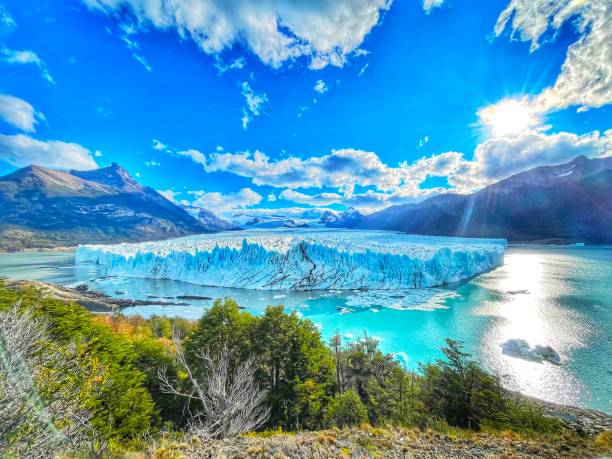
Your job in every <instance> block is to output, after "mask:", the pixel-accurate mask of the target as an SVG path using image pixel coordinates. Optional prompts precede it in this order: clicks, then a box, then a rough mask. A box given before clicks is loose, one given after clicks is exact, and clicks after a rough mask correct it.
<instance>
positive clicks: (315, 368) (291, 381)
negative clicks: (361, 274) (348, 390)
mask: <svg viewBox="0 0 612 459" xmlns="http://www.w3.org/2000/svg"><path fill="white" fill-rule="evenodd" d="M257 322H258V323H257V324H256V326H255V327H254V329H253V341H252V342H253V343H254V345H253V354H254V355H257V356H258V358H259V361H260V371H259V373H258V376H259V381H260V382H261V384H262V387H263V388H264V389H266V390H267V391H268V404H269V406H270V408H271V414H270V423H269V425H270V426H280V427H282V428H283V429H285V430H292V429H300V428H306V429H314V428H316V427H319V426H320V425H321V422H322V420H323V408H324V405H325V404H326V403H327V400H328V398H329V397H330V396H331V395H332V390H333V374H334V366H333V361H332V358H331V353H330V352H329V349H328V348H327V346H325V344H324V343H323V341H322V340H321V335H320V333H319V331H318V330H317V329H316V327H315V326H314V325H313V323H312V322H310V321H308V320H302V319H300V318H298V317H297V315H296V314H294V313H292V314H286V313H285V312H283V307H282V306H269V307H268V308H266V311H265V314H264V315H263V316H262V317H261V318H260V319H259V320H258V321H257Z"/></svg>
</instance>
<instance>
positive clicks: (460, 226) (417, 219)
mask: <svg viewBox="0 0 612 459" xmlns="http://www.w3.org/2000/svg"><path fill="white" fill-rule="evenodd" d="M349 226H350V227H352V228H364V229H387V230H396V231H403V232H407V233H414V234H428V235H445V236H466V237H503V238H507V239H508V240H509V241H512V242H556V243H574V242H588V243H596V244H603V243H607V244H609V243H612V157H608V158H597V159H588V158H586V157H584V156H579V157H578V158H576V159H574V160H573V161H571V162H569V163H566V164H560V165H556V166H542V167H537V168H534V169H531V170H528V171H525V172H522V173H520V174H516V175H513V176H511V177H509V178H506V179H504V180H501V181H499V182H497V183H494V184H492V185H489V186H487V187H486V188H483V189H482V190H480V191H478V192H475V193H473V194H470V195H458V194H444V195H438V196H434V197H432V198H429V199H426V200H425V201H423V202H420V203H418V204H405V205H400V206H391V207H388V208H386V209H384V210H382V211H380V212H376V213H373V214H370V215H367V216H365V217H363V218H361V219H359V220H358V221H356V222H354V223H353V224H351V225H349Z"/></svg>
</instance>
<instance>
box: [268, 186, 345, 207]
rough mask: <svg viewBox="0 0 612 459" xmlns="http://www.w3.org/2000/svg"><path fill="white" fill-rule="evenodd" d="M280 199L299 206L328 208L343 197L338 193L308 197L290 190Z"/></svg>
mask: <svg viewBox="0 0 612 459" xmlns="http://www.w3.org/2000/svg"><path fill="white" fill-rule="evenodd" d="M278 197H279V198H281V199H284V200H286V201H292V202H296V203H298V204H308V205H310V206H328V205H330V204H334V203H337V202H341V201H342V196H341V195H339V194H337V193H319V194H315V195H306V194H304V193H300V192H298V191H295V190H290V189H287V190H283V191H282V192H281V194H279V195H278Z"/></svg>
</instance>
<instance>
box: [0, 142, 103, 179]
mask: <svg viewBox="0 0 612 459" xmlns="http://www.w3.org/2000/svg"><path fill="white" fill-rule="evenodd" d="M0 160H2V161H6V162H7V163H9V164H11V165H13V166H16V167H23V166H29V165H30V164H38V165H42V166H45V167H52V168H58V169H80V170H88V169H96V168H97V167H98V164H97V163H96V161H95V160H94V158H93V154H92V152H91V151H90V150H88V149H87V148H85V147H83V146H81V145H79V144H77V143H69V142H61V141H58V140H48V141H42V140H37V139H34V138H32V137H30V136H28V135H25V134H17V135H3V134H0Z"/></svg>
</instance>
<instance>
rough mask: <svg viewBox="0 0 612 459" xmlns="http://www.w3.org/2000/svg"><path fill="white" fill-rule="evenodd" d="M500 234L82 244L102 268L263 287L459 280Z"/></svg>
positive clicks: (258, 234) (304, 234)
mask: <svg viewBox="0 0 612 459" xmlns="http://www.w3.org/2000/svg"><path fill="white" fill-rule="evenodd" d="M505 248H506V241H505V240H504V239H466V238H448V237H434V236H414V235H406V234H398V233H394V232H387V231H349V230H344V231H343V230H335V231H334V230H276V231H235V232H226V233H217V234H203V235H197V236H189V237H184V238H179V239H172V240H166V241H157V242H145V243H139V244H117V245H83V246H79V247H78V249H77V252H76V259H77V261H78V262H83V261H89V262H94V263H98V264H100V265H103V266H105V267H106V268H107V274H109V275H122V276H127V277H143V278H159V279H162V278H163V279H173V280H181V281H185V282H191V283H195V284H201V285H211V286H219V287H239V288H250V289H264V290H294V291H301V290H315V289H404V288H423V287H432V286H436V285H442V284H446V283H449V282H455V281H458V280H461V279H465V278H468V277H471V276H474V275H476V274H479V273H481V272H483V271H487V270H489V269H491V268H494V267H496V266H500V265H501V264H502V263H503V256H504V250H505Z"/></svg>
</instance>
